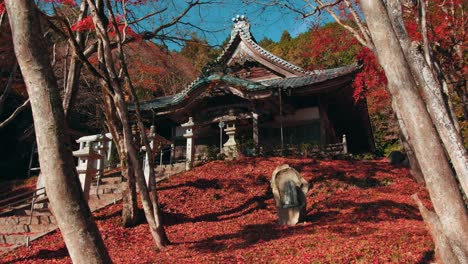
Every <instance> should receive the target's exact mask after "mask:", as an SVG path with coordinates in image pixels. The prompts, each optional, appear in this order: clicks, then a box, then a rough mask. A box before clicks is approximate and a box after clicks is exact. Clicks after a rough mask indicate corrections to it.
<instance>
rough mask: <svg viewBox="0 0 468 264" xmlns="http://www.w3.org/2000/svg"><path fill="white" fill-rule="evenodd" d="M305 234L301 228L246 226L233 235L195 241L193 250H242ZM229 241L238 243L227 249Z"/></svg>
mask: <svg viewBox="0 0 468 264" xmlns="http://www.w3.org/2000/svg"><path fill="white" fill-rule="evenodd" d="M305 232H308V230H306V229H304V228H303V226H291V227H288V228H287V229H285V228H284V227H282V226H280V225H278V224H277V223H266V224H255V225H246V226H244V227H243V229H242V230H240V231H238V232H235V233H231V234H223V235H216V236H212V237H210V238H208V239H205V240H201V241H197V242H195V243H194V246H193V249H195V250H197V251H200V252H209V253H216V252H219V251H224V250H235V249H243V248H247V247H250V246H252V245H254V244H258V243H263V242H268V241H272V240H276V239H279V238H284V237H288V236H292V235H296V234H301V233H305ZM231 239H238V240H240V241H239V242H238V243H234V244H231V243H230V244H229V249H228V248H227V247H226V244H227V241H228V240H231Z"/></svg>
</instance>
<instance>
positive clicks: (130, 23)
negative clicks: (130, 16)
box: [124, 7, 167, 25]
mask: <svg viewBox="0 0 468 264" xmlns="http://www.w3.org/2000/svg"><path fill="white" fill-rule="evenodd" d="M124 9H125V8H124ZM166 10H167V7H166V8H163V9H161V10H158V11H156V12H153V13H149V14H147V15H145V16H142V17H140V18H138V19H135V20H133V21H130V22H126V23H127V24H128V25H132V24H136V23H138V22H141V21H143V20H145V19H147V18H150V17H152V16H155V15H158V14H161V13H163V12H165V11H166ZM124 12H126V11H124Z"/></svg>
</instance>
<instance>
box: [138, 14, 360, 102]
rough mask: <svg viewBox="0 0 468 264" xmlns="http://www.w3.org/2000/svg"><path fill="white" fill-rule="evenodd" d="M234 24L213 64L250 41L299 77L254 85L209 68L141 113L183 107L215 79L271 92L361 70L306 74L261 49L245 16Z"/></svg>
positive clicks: (236, 19)
mask: <svg viewBox="0 0 468 264" xmlns="http://www.w3.org/2000/svg"><path fill="white" fill-rule="evenodd" d="M233 21H234V28H233V30H232V31H231V39H230V41H229V42H228V44H227V45H226V47H225V48H224V49H223V52H222V53H221V54H220V55H219V56H218V57H217V58H216V60H215V61H214V63H212V64H211V65H219V64H223V63H226V62H227V61H228V60H229V59H230V58H231V56H232V53H233V52H234V51H235V49H236V48H237V45H238V44H239V42H240V41H241V40H243V41H246V42H247V43H248V44H249V45H250V46H251V47H253V49H254V50H255V52H257V53H258V54H260V55H261V56H262V57H263V58H264V59H266V60H268V61H270V62H272V63H274V64H275V65H278V66H279V67H281V68H283V69H286V70H288V71H290V72H292V73H294V75H296V76H295V77H286V78H276V79H271V80H264V81H260V82H254V81H249V80H245V79H241V78H237V77H233V76H230V75H223V74H220V73H216V72H215V71H216V70H213V69H212V68H209V67H208V68H207V69H205V70H204V71H205V74H204V76H207V77H203V75H202V76H200V77H198V78H197V79H196V80H194V81H193V82H192V83H190V84H189V85H187V87H185V89H184V90H183V91H182V92H180V93H177V94H175V95H171V96H164V97H158V98H155V99H153V100H150V101H145V102H141V110H151V109H160V108H166V107H171V106H176V105H178V104H181V103H183V102H184V101H185V99H187V98H189V97H190V95H191V94H192V93H193V92H194V91H195V90H197V89H202V88H203V87H204V86H205V85H206V84H209V83H210V82H212V81H215V80H219V81H223V82H226V83H229V84H232V85H233V86H237V87H243V88H244V89H246V90H247V91H251V92H253V91H260V90H269V89H275V90H277V89H278V88H281V89H288V88H298V87H304V86H308V85H312V84H316V83H320V82H324V81H327V80H331V79H334V78H337V77H340V76H344V75H348V74H351V73H353V72H355V71H357V70H358V69H360V67H361V66H360V65H358V64H353V65H349V66H345V67H340V68H334V69H328V70H315V71H306V70H304V69H303V68H301V67H299V66H296V65H294V64H292V63H289V62H287V61H285V60H283V59H281V58H280V57H278V56H276V55H274V54H272V53H271V52H269V51H267V50H265V49H263V48H262V47H260V46H259V45H258V44H257V42H256V41H255V39H254V37H253V36H252V34H251V33H250V24H249V23H248V21H247V19H246V18H245V17H244V16H237V17H236V18H234V19H233ZM132 108H133V106H130V109H132Z"/></svg>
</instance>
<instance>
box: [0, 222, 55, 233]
mask: <svg viewBox="0 0 468 264" xmlns="http://www.w3.org/2000/svg"><path fill="white" fill-rule="evenodd" d="M56 227H57V225H56V224H55V223H47V222H43V223H42V224H31V225H28V224H9V225H7V224H4V225H0V234H18V233H30V232H33V233H44V232H48V231H50V230H53V229H55V228H56Z"/></svg>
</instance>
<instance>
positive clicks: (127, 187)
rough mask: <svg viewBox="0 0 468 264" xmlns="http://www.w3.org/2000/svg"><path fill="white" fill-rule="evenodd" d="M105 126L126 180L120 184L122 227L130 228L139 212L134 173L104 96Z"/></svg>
mask: <svg viewBox="0 0 468 264" xmlns="http://www.w3.org/2000/svg"><path fill="white" fill-rule="evenodd" d="M104 96H105V100H104V104H105V111H104V116H105V118H106V125H107V127H108V129H109V131H110V132H111V134H112V138H113V140H114V142H115V144H116V146H117V151H118V154H119V159H120V164H121V168H122V174H123V175H122V176H123V177H124V178H125V179H126V180H125V181H124V182H123V184H122V190H123V191H122V198H123V205H122V225H123V226H125V227H132V226H135V225H136V224H137V223H138V220H139V216H140V211H139V209H138V203H137V193H136V184H135V173H134V171H133V168H132V167H131V164H130V163H129V162H128V154H127V150H126V148H125V144H124V142H123V138H122V136H121V134H120V133H119V128H118V127H117V123H118V119H117V116H116V109H115V105H114V103H113V101H112V98H111V97H110V96H107V95H104Z"/></svg>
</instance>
